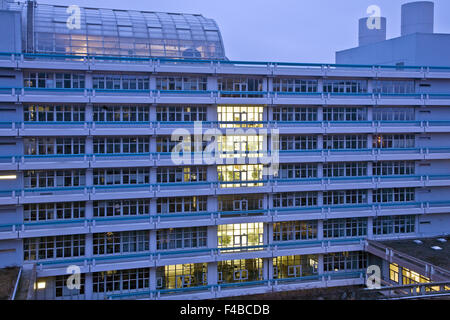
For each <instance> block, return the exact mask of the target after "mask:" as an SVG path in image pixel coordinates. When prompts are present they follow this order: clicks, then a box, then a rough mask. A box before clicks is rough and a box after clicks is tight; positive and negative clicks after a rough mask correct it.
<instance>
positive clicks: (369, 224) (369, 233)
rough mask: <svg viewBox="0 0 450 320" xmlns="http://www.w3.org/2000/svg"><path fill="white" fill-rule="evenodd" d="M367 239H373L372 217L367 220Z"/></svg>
mask: <svg viewBox="0 0 450 320" xmlns="http://www.w3.org/2000/svg"><path fill="white" fill-rule="evenodd" d="M367 239H373V217H368V218H367Z"/></svg>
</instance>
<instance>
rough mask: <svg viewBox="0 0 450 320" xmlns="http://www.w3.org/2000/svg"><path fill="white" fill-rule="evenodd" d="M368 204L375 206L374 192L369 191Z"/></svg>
mask: <svg viewBox="0 0 450 320" xmlns="http://www.w3.org/2000/svg"><path fill="white" fill-rule="evenodd" d="M367 204H373V190H372V189H368V190H367Z"/></svg>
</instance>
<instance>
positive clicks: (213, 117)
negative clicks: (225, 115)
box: [206, 104, 219, 121]
mask: <svg viewBox="0 0 450 320" xmlns="http://www.w3.org/2000/svg"><path fill="white" fill-rule="evenodd" d="M206 120H208V121H218V120H219V117H218V114H217V105H216V104H212V105H209V106H208V107H207V109H206Z"/></svg>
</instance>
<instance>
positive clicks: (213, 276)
mask: <svg viewBox="0 0 450 320" xmlns="http://www.w3.org/2000/svg"><path fill="white" fill-rule="evenodd" d="M217 273H218V269H217V262H209V263H208V275H207V278H208V285H210V286H213V285H217V283H218V274H217Z"/></svg>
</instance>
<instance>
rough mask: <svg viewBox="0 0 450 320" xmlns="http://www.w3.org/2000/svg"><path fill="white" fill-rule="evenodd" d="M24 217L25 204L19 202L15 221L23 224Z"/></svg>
mask: <svg viewBox="0 0 450 320" xmlns="http://www.w3.org/2000/svg"><path fill="white" fill-rule="evenodd" d="M12 210H14V209H12ZM23 218H24V215H23V204H19V205H17V206H16V215H15V219H14V220H15V223H20V224H22V223H23V221H24V220H23Z"/></svg>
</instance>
